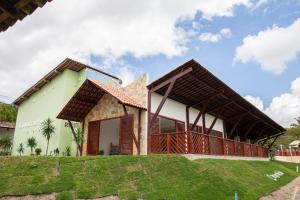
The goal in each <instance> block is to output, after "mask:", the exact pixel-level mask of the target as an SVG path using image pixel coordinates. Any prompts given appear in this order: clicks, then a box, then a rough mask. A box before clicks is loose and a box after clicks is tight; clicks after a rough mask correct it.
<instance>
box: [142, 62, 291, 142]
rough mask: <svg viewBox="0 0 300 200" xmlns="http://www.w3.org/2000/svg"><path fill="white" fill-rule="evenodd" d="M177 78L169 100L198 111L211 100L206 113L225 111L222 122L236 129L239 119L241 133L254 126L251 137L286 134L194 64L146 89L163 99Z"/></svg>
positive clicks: (201, 67)
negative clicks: (235, 125) (170, 84)
mask: <svg viewBox="0 0 300 200" xmlns="http://www.w3.org/2000/svg"><path fill="white" fill-rule="evenodd" d="M184 72H187V73H184ZM176 76H178V78H177V79H176V82H175V84H174V86H173V89H172V91H171V92H170V93H169V95H168V98H170V99H173V100H175V101H178V102H181V103H183V104H185V105H187V106H190V107H194V108H196V109H199V110H201V108H202V106H203V104H204V103H205V102H206V101H208V100H209V101H208V104H207V107H206V113H209V114H212V115H214V116H217V115H218V111H219V110H220V109H221V108H223V111H222V113H221V115H220V118H221V119H223V120H224V121H225V122H226V127H227V128H228V129H230V128H231V127H233V126H234V124H235V122H236V121H237V119H238V118H241V120H240V123H239V125H238V131H240V132H241V133H242V132H246V130H247V128H249V125H251V124H253V123H255V129H253V131H252V132H251V135H249V137H252V138H256V139H259V138H263V137H266V136H271V135H274V134H277V133H280V132H283V131H285V129H284V128H283V127H282V126H280V125H279V124H277V123H276V122H275V121H273V120H272V119H271V118H269V117H268V116H267V115H266V114H264V113H263V112H261V111H260V110H258V109H257V108H256V107H255V106H254V105H252V104H251V103H249V102H248V101H247V100H246V99H244V98H243V97H242V96H240V95H239V94H238V93H237V92H235V91H234V90H233V89H231V88H230V87H229V86H227V85H226V84H225V83H224V82H222V81H221V80H220V79H218V78H217V77H216V76H214V75H213V74H212V73H210V72H209V71H208V70H207V69H205V68H204V67H203V66H201V65H200V64H199V63H198V62H196V61H195V60H190V61H188V62H186V63H184V64H183V65H181V66H179V67H178V68H176V69H174V70H173V71H171V72H170V73H168V74H166V75H165V76H163V77H161V78H159V79H158V80H156V81H154V82H152V83H151V84H150V85H148V86H147V87H148V89H149V90H150V91H152V92H156V93H158V94H161V95H164V94H165V92H166V91H167V89H168V83H170V82H171V81H172V80H173V79H174V77H176ZM260 132H263V133H262V134H261V133H260Z"/></svg>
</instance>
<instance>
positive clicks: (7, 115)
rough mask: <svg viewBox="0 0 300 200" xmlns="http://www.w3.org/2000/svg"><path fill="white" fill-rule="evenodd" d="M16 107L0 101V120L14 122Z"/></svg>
mask: <svg viewBox="0 0 300 200" xmlns="http://www.w3.org/2000/svg"><path fill="white" fill-rule="evenodd" d="M16 119H17V108H16V107H15V106H13V105H10V104H5V103H1V102H0V122H1V121H3V122H16Z"/></svg>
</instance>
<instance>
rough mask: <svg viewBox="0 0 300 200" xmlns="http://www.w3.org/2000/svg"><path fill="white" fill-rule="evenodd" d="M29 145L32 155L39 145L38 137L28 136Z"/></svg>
mask: <svg viewBox="0 0 300 200" xmlns="http://www.w3.org/2000/svg"><path fill="white" fill-rule="evenodd" d="M27 146H28V147H30V151H31V155H33V149H34V148H35V147H36V146H37V142H36V139H35V138H34V137H31V138H28V139H27Z"/></svg>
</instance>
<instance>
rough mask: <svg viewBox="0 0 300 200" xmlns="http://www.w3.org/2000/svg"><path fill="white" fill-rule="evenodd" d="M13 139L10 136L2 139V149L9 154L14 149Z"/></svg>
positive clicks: (0, 140)
mask: <svg viewBox="0 0 300 200" xmlns="http://www.w3.org/2000/svg"><path fill="white" fill-rule="evenodd" d="M12 145H13V143H12V138H11V136H9V135H5V136H4V137H3V138H1V139H0V147H1V148H2V149H3V150H4V151H5V152H9V151H10V150H11V148H12Z"/></svg>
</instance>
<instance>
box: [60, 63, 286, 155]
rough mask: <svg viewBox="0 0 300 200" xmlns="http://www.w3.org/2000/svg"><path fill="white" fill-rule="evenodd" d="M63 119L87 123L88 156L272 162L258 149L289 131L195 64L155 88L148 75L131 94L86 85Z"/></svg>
mask: <svg viewBox="0 0 300 200" xmlns="http://www.w3.org/2000/svg"><path fill="white" fill-rule="evenodd" d="M57 118H59V119H62V120H67V121H68V123H69V124H70V127H71V129H72V130H74V128H72V123H71V121H75V122H79V123H82V126H83V130H84V142H83V143H82V144H77V146H78V148H79V149H81V153H82V154H83V155H96V154H98V152H99V151H103V152H104V154H115V153H116V152H117V153H119V154H129V155H131V154H148V153H180V154H184V153H194V154H213V155H233V156H259V157H265V156H267V149H266V148H263V147H261V146H260V145H259V144H265V142H266V141H267V140H270V139H272V140H273V141H272V142H271V144H270V146H272V144H273V143H274V142H275V140H276V139H277V138H278V136H280V135H281V134H283V132H284V131H285V129H284V128H283V127H281V126H280V125H279V124H277V123H276V122H274V121H273V120H272V119H270V118H269V117H268V116H267V115H265V114H264V113H262V112H261V111H260V110H258V109H257V108H256V107H255V106H253V105H252V104H251V103H249V102H248V101H246V100H245V99H244V98H243V97H241V96H240V95H239V94H237V93H236V92H235V91H234V90H232V89H231V88H230V87H228V86H227V85H226V84H225V83H223V82H222V81H221V80H219V79H218V78H217V77H215V76H214V75H213V74H211V73H210V72H209V71H208V70H207V69H205V68H204V67H203V66H201V65H200V64H199V63H198V62H196V61H194V60H190V61H188V62H186V63H184V64H183V65H181V66H179V67H178V68H176V69H174V70H173V71H171V72H169V73H168V74H166V75H164V76H162V77H161V78H159V79H157V80H156V81H154V82H152V83H151V84H148V75H147V74H145V75H143V76H142V77H140V78H139V79H137V80H135V81H134V82H133V83H131V84H129V85H128V86H126V87H122V86H121V85H119V84H117V83H116V82H111V81H110V82H107V83H103V82H101V81H97V80H93V79H90V78H87V79H86V80H85V81H84V82H83V83H82V85H81V86H80V87H79V88H78V90H77V91H76V93H75V94H74V95H73V96H72V97H71V98H70V100H69V101H68V102H67V103H66V104H65V105H64V106H63V108H62V109H61V111H60V112H59V113H58V115H57ZM73 134H74V133H73Z"/></svg>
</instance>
